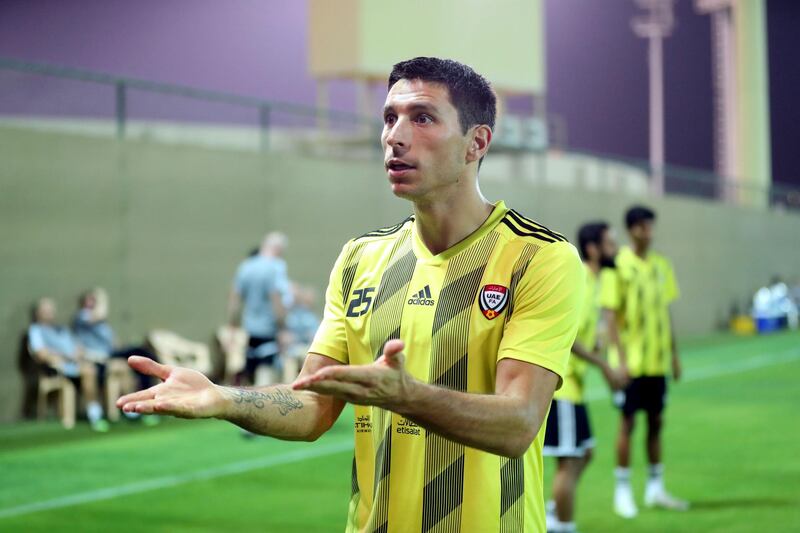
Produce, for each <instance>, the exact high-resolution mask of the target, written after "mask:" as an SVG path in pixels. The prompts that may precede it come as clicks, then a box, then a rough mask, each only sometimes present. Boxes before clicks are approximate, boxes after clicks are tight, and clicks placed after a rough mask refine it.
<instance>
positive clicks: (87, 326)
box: [72, 288, 157, 390]
mask: <svg viewBox="0 0 800 533" xmlns="http://www.w3.org/2000/svg"><path fill="white" fill-rule="evenodd" d="M78 306H79V308H78V312H77V313H76V314H75V317H74V318H73V319H72V331H73V333H74V335H75V338H76V339H77V341H78V343H79V344H80V345H81V346H82V347H83V349H84V352H85V356H86V358H87V359H90V360H92V361H94V362H96V363H98V364H101V365H107V366H108V369H107V370H108V371H109V372H111V373H127V372H128V365H127V359H128V357H130V356H131V355H142V356H144V357H149V358H151V359H154V360H157V358H156V356H155V354H154V353H153V351H152V350H150V349H148V348H147V347H146V346H125V347H118V346H117V345H116V340H115V336H114V330H113V329H111V325H110V324H109V323H108V321H107V318H108V306H109V302H108V294H107V293H106V291H105V290H104V289H102V288H95V289H91V290H87V291H84V292H83V294H81V296H80V299H79V301H78ZM137 376H138V379H139V390H143V389H146V388H148V387H150V386H151V385H154V383H152V380H151V378H150V377H149V376H145V375H144V374H137Z"/></svg>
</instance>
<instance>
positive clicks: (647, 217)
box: [625, 205, 656, 229]
mask: <svg viewBox="0 0 800 533" xmlns="http://www.w3.org/2000/svg"><path fill="white" fill-rule="evenodd" d="M655 219H656V213H655V211H653V210H652V209H650V208H649V207H645V206H643V205H634V206H633V207H631V208H630V209H628V212H627V213H625V227H626V228H628V229H631V228H632V227H634V226H636V225H637V224H641V223H642V222H648V221H650V222H653V221H655Z"/></svg>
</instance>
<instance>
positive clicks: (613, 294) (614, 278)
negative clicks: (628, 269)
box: [600, 268, 622, 311]
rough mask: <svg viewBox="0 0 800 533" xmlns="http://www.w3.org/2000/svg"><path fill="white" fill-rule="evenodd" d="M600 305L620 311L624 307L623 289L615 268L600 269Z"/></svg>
mask: <svg viewBox="0 0 800 533" xmlns="http://www.w3.org/2000/svg"><path fill="white" fill-rule="evenodd" d="M600 307H603V308H606V309H613V310H615V311H618V310H619V309H620V308H621V307H622V289H621V287H620V279H619V273H618V272H617V270H616V269H615V268H604V269H602V270H601V271H600Z"/></svg>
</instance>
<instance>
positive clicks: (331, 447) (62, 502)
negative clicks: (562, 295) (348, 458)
mask: <svg viewBox="0 0 800 533" xmlns="http://www.w3.org/2000/svg"><path fill="white" fill-rule="evenodd" d="M798 359H800V349H792V350H787V351H784V352H779V353H777V354H775V355H772V356H766V355H758V356H753V357H749V358H747V359H741V360H738V361H733V362H731V363H729V364H725V365H718V366H709V367H704V368H700V369H697V370H694V371H689V372H687V373H686V376H685V377H684V379H683V380H682V381H683V382H686V383H688V382H692V381H700V380H704V379H710V378H715V377H718V376H724V375H727V374H736V373H739V372H747V371H748V370H755V369H758V368H763V367H767V366H772V365H778V364H783V363H789V362H792V361H796V360H798ZM607 397H608V391H607V390H598V389H595V390H591V391H589V393H588V394H587V398H586V399H587V401H596V400H601V399H603V398H607ZM352 448H353V442H352V439H347V440H346V441H336V442H331V443H327V444H318V445H315V446H313V447H312V448H308V449H303V450H298V451H294V452H286V453H282V454H280V455H274V456H270V457H261V458H258V459H250V460H247V461H239V462H236V463H230V464H227V465H222V466H218V467H213V468H207V469H204V470H198V471H196V472H189V473H186V474H179V475H174V476H164V477H158V478H153V479H149V480H146V481H137V482H134V483H128V484H126V485H118V486H116V487H107V488H104V489H98V490H91V491H88V492H81V493H78V494H72V495H70V496H63V497H60V498H53V499H50V500H44V501H41V502H34V503H27V504H23V505H18V506H15V507H8V508H6V509H0V518H10V517H12V516H20V515H25V514H30V513H35V512H39V511H47V510H50V509H60V508H62V507H71V506H74V505H81V504H84V503H93V502H98V501H102V500H110V499H112V498H117V497H119V496H127V495H129V494H138V493H141V492H148V491H151V490H158V489H164V488H168V487H175V486H177V485H183V484H185V483H190V482H193V481H203V480H208V479H214V478H218V477H223V476H230V475H233V474H241V473H244V472H249V471H251V470H258V469H262V468H271V467H274V466H282V465H286V464H290V463H296V462H298V461H303V460H305V459H313V458H317V457H325V456H327V455H334V454H337V453H341V452H343V451H347V450H351V449H352Z"/></svg>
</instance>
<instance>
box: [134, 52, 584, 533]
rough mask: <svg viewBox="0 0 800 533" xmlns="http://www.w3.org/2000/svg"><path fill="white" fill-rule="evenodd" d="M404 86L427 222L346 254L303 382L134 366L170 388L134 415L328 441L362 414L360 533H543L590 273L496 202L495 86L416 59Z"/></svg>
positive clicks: (453, 67)
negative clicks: (554, 446) (552, 459)
mask: <svg viewBox="0 0 800 533" xmlns="http://www.w3.org/2000/svg"><path fill="white" fill-rule="evenodd" d="M388 86H389V93H388V95H387V97H386V102H385V106H384V111H383V122H384V127H383V132H382V135H381V142H382V147H383V150H384V162H385V169H386V172H387V177H388V180H389V184H390V187H391V190H392V193H393V194H394V195H395V196H398V197H400V198H403V199H407V200H410V201H411V202H412V204H413V209H414V214H413V215H412V216H410V217H408V218H407V219H406V220H404V221H403V222H400V223H399V224H396V225H394V226H391V227H388V228H383V229H379V230H375V231H371V232H369V233H366V234H364V235H362V236H361V237H358V238H355V239H352V240H350V241H349V242H348V243H347V244H345V246H344V248H343V250H342V253H341V254H340V255H339V258H338V259H337V260H336V263H335V265H334V268H333V271H332V273H331V277H330V282H329V285H328V290H327V293H326V301H325V313H324V315H323V319H322V324H321V326H320V328H319V330H318V332H317V334H316V336H315V338H314V342H313V343H312V345H311V347H310V349H309V353H308V356H307V358H306V362H305V365H304V367H303V370H302V372H301V375H300V377H299V378H298V380H297V381H295V382H294V383H293V384H292V385H291V386H286V385H277V386H272V387H263V388H258V389H237V388H227V387H220V386H216V385H214V384H212V383H211V382H210V381H208V380H207V379H206V378H205V377H204V376H202V375H201V374H199V373H197V372H192V371H189V370H186V369H181V368H175V367H170V366H165V365H159V364H157V363H154V362H152V361H149V360H148V359H144V358H132V359H131V360H130V364H131V365H132V366H133V367H134V368H138V369H141V370H143V371H146V372H150V373H152V374H153V375H156V376H158V377H160V378H161V379H163V380H164V383H162V384H161V385H157V386H156V387H153V388H151V389H150V390H148V391H144V392H139V393H136V394H132V395H128V396H125V397H123V398H121V399H120V400H119V405H121V406H123V409H125V410H131V411H137V412H142V413H150V412H160V413H168V414H172V415H175V416H181V417H187V418H207V417H214V418H220V419H224V420H228V421H230V422H233V423H235V424H238V425H240V426H242V427H244V428H248V429H250V430H252V431H255V432H258V433H261V434H263V435H268V436H272V437H277V438H281V439H289V440H315V439H317V438H318V437H319V436H321V435H322V434H323V433H325V432H326V431H327V430H328V429H329V428H330V427H331V426H332V425H333V423H334V422H335V421H336V419H337V418H338V417H339V415H340V413H341V411H342V408H343V407H344V405H345V403H346V402H350V403H352V404H354V405H355V457H354V461H353V472H352V493H351V499H350V506H349V512H348V519H347V530H348V531H386V532H387V533H391V532H394V531H420V530H422V531H430V530H434V529H435V530H442V531H445V530H446V531H498V530H500V531H505V530H507V531H534V532H543V531H544V530H545V512H544V499H543V495H542V483H543V470H542V455H541V454H542V439H543V437H544V432H543V431H541V427H542V424H543V422H544V419H545V416H546V415H547V410H548V407H549V405H550V401H551V400H552V397H553V392H554V390H555V389H556V388H558V387H559V386H560V385H561V381H562V376H564V375H565V370H566V365H567V360H568V358H569V352H570V348H571V347H572V344H573V341H574V340H575V335H576V332H577V328H578V315H577V313H575V310H576V309H577V308H579V306H580V303H581V302H582V299H583V285H584V278H585V274H584V269H583V267H582V266H581V263H580V259H579V257H578V254H577V252H576V250H575V248H574V247H573V246H572V245H571V244H569V243H568V242H567V241H566V239H565V238H564V237H563V236H561V235H559V234H558V233H555V232H553V231H551V230H549V229H547V228H545V227H544V226H542V225H540V224H538V223H536V222H534V221H532V220H530V219H528V218H525V217H523V216H522V215H520V214H519V213H517V212H516V211H514V210H510V209H508V208H507V207H506V206H505V204H504V203H503V202H497V203H495V204H492V203H490V202H489V201H487V200H486V198H485V197H484V196H483V195H482V193H481V192H480V189H479V186H478V180H477V177H478V168H479V165H480V161H481V159H482V158H483V157H484V156H485V155H486V153H487V151H488V149H489V145H490V142H491V139H492V128H493V127H494V120H495V107H496V100H495V95H494V92H493V91H492V89H491V87H490V86H489V83H488V82H487V81H486V80H485V79H484V78H483V77H482V76H480V75H479V74H477V73H475V71H473V70H472V69H471V68H469V67H467V66H466V65H463V64H460V63H457V62H455V61H450V60H442V59H437V58H415V59H412V60H409V61H404V62H401V63H398V64H396V65H395V66H394V68H393V70H392V73H391V75H390V77H389V84H388ZM354 216H356V215H355V214H354ZM401 339H402V340H401ZM404 352H405V353H404Z"/></svg>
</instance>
